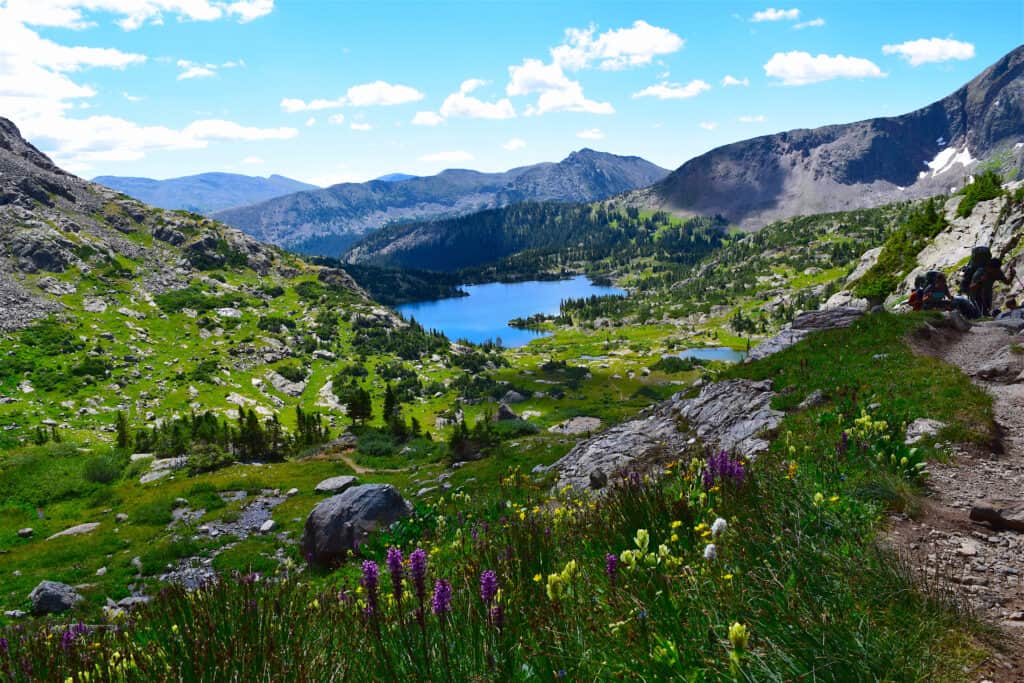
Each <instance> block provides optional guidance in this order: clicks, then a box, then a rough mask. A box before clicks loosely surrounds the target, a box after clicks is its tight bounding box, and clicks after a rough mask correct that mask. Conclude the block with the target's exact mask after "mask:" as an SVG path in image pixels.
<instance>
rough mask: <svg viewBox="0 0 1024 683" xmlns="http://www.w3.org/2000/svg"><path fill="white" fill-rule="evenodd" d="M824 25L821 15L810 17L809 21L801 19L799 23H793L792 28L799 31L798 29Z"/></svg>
mask: <svg viewBox="0 0 1024 683" xmlns="http://www.w3.org/2000/svg"><path fill="white" fill-rule="evenodd" d="M824 25H825V20H824V19H822V18H821V17H818V18H817V19H811V20H810V21H801V22H800V23H799V24H793V28H795V29H796V30H797V31H799V30H800V29H803V28H815V27H818V26H824Z"/></svg>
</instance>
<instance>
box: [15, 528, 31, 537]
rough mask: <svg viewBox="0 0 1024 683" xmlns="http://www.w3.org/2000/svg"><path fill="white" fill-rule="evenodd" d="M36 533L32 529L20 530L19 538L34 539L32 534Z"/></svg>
mask: <svg viewBox="0 0 1024 683" xmlns="http://www.w3.org/2000/svg"><path fill="white" fill-rule="evenodd" d="M34 533H35V529H32V528H31V527H25V528H24V529H18V537H19V538H32V534H34Z"/></svg>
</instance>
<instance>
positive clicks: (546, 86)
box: [505, 59, 615, 115]
mask: <svg viewBox="0 0 1024 683" xmlns="http://www.w3.org/2000/svg"><path fill="white" fill-rule="evenodd" d="M508 72H509V82H508V85H507V86H506V87H505V93H506V94H508V95H511V96H515V95H530V94H534V93H540V96H539V97H538V98H537V103H536V104H535V105H532V106H530V107H528V108H527V110H526V113H527V115H537V114H546V113H548V112H555V111H578V112H587V113H590V114H614V113H615V108H614V107H612V105H611V103H609V102H595V101H594V100H588V99H587V98H586V97H585V96H584V95H583V86H582V85H580V83H579V81H574V80H572V79H570V78H569V77H567V76H566V75H565V74H564V73H563V72H562V68H561V67H560V66H558V65H557V64H545V63H543V62H542V61H540V60H539V59H524V60H523V63H522V64H521V65H518V66H516V65H513V66H510V67H509V68H508Z"/></svg>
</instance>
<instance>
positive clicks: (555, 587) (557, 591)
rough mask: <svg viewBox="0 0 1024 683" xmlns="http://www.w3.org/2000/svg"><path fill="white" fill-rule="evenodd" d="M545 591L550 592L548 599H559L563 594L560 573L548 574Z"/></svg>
mask: <svg viewBox="0 0 1024 683" xmlns="http://www.w3.org/2000/svg"><path fill="white" fill-rule="evenodd" d="M544 590H545V592H546V593H547V594H548V600H551V601H552V602H554V601H556V600H558V598H559V596H561V594H562V577H561V575H559V574H548V582H547V585H546V586H545V587H544Z"/></svg>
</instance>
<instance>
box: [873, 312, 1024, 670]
mask: <svg viewBox="0 0 1024 683" xmlns="http://www.w3.org/2000/svg"><path fill="white" fill-rule="evenodd" d="M1017 332H1019V330H1014V329H1008V328H1006V327H1004V326H999V325H996V324H992V323H988V324H981V325H975V326H973V327H971V328H970V330H969V331H967V332H962V333H952V332H946V331H936V332H935V333H933V334H930V335H927V338H924V339H918V340H916V342H915V343H916V345H917V346H918V350H919V351H920V352H922V353H926V354H928V355H933V356H937V357H938V358H940V359H942V360H944V361H946V362H948V363H950V364H951V365H954V366H956V367H958V368H960V369H961V370H962V371H963V372H964V373H965V374H967V375H969V376H970V377H971V378H972V379H973V381H974V382H975V383H976V384H978V385H979V386H981V387H983V388H984V389H985V390H986V391H988V392H989V394H990V395H991V396H992V398H993V409H994V417H995V421H996V425H997V432H998V439H997V440H996V441H995V442H994V443H993V444H991V445H990V446H988V447H980V446H978V447H965V448H961V449H959V450H957V452H956V453H955V454H954V457H953V458H952V459H951V460H950V462H949V463H931V464H929V466H928V473H929V475H930V476H929V479H928V483H927V490H928V495H927V497H926V498H925V499H924V500H923V505H922V510H921V514H920V515H918V516H916V519H908V518H906V517H903V516H900V517H898V518H896V519H895V523H894V525H893V528H892V531H891V540H892V542H893V543H894V544H895V545H896V546H897V547H898V548H900V549H901V551H902V552H903V553H904V554H905V555H906V556H907V557H908V558H910V560H911V561H912V562H913V563H914V565H915V566H916V567H917V568H918V569H919V570H920V571H921V572H922V573H923V575H924V576H925V577H927V579H928V583H930V584H931V585H934V586H939V587H941V588H943V589H946V590H950V591H952V592H953V593H954V594H955V595H957V596H959V597H960V598H962V599H964V600H965V602H967V603H968V604H970V605H971V606H972V607H973V608H974V610H975V612H976V613H977V614H978V615H979V616H981V617H983V618H985V619H987V620H989V621H991V622H994V623H995V624H997V625H998V626H1000V627H1001V628H1002V629H1003V631H1004V633H1005V636H1006V638H1009V639H1010V642H1009V643H1007V647H1006V648H1005V652H1006V653H1007V654H1006V656H1002V655H997V656H994V657H993V658H991V659H990V660H988V661H986V662H984V664H983V665H982V667H981V668H980V669H979V670H978V671H974V672H967V675H968V677H969V678H970V679H971V680H978V681H984V680H990V681H1021V680H1024V654H1022V652H1024V650H1022V648H1021V645H1024V532H1021V531H1014V530H1011V529H1008V528H1006V527H1007V524H999V523H998V522H997V523H996V524H995V525H992V524H989V523H985V522H981V521H972V516H973V517H975V518H979V517H981V518H984V517H986V516H987V517H991V516H992V515H993V514H994V513H995V514H998V513H1000V512H1002V514H1003V515H1010V516H1012V514H1013V510H1014V507H1015V506H1016V505H1020V506H1021V507H1020V508H1019V509H1020V511H1021V512H1020V514H1021V515H1022V517H1021V519H1022V520H1024V375H1022V374H1021V370H1022V369H1024V354H1022V353H1020V352H1019V350H1021V347H1022V345H1024V336H1020V334H1016V333H1017ZM972 510H973V511H974V513H973V515H972ZM1009 526H1016V525H1015V524H1014V523H1013V521H1012V520H1009ZM1021 528H1024V525H1021Z"/></svg>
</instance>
